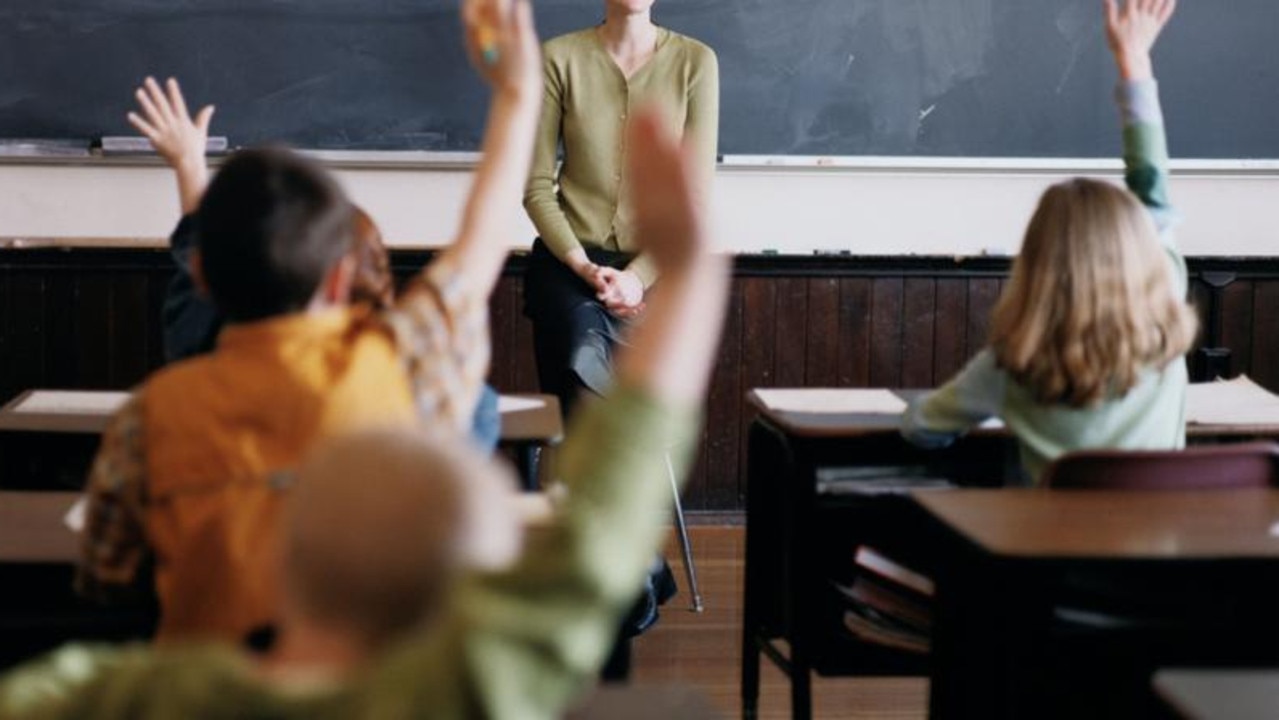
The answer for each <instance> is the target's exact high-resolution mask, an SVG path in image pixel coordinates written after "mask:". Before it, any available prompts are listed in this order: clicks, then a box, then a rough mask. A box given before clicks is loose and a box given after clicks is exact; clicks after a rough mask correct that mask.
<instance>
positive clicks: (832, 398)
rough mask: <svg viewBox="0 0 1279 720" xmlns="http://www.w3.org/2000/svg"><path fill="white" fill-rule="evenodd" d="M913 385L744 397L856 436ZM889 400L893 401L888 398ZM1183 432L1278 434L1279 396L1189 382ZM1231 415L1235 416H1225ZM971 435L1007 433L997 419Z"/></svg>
mask: <svg viewBox="0 0 1279 720" xmlns="http://www.w3.org/2000/svg"><path fill="white" fill-rule="evenodd" d="M925 392H928V391H927V390H919V389H908V390H903V389H891V390H889V389H866V388H796V389H778V388H757V389H754V390H752V391H750V392H749V393H748V394H747V400H748V402H750V403H751V404H752V405H754V406H755V408H756V409H757V410H759V412H760V414H761V415H763V416H764V417H765V418H768V420H770V421H771V422H772V423H773V424H775V425H777V426H778V427H779V428H781V430H782V431H784V432H785V433H787V434H789V435H793V436H795V437H803V438H840V437H858V436H861V435H872V434H876V433H885V432H897V430H898V428H899V427H900V420H901V411H902V410H903V409H904V408H905V406H906V404H907V403H909V402H910V401H912V400H914V399H915V398H917V397H919V396H920V395H923V394H924V393H925ZM893 399H895V400H896V402H893ZM1186 417H1187V424H1186V435H1187V437H1209V438H1211V437H1217V438H1222V437H1241V438H1257V437H1276V438H1279V396H1275V395H1274V394H1272V393H1270V392H1268V391H1266V390H1265V388H1262V387H1261V386H1259V385H1257V384H1256V383H1254V382H1252V381H1251V380H1249V379H1248V378H1247V377H1244V376H1241V377H1240V378H1237V379H1235V380H1231V381H1226V382H1215V383H1195V384H1192V385H1191V386H1190V388H1189V389H1188V391H1187V393H1186ZM1230 417H1235V418H1237V419H1236V420H1233V421H1227V418H1230ZM969 434H971V435H1007V434H1008V430H1007V428H1005V427H1004V426H1003V424H1002V423H999V422H997V421H995V422H988V423H985V424H983V425H982V426H980V427H977V428H974V429H973V431H972V432H971V433H969Z"/></svg>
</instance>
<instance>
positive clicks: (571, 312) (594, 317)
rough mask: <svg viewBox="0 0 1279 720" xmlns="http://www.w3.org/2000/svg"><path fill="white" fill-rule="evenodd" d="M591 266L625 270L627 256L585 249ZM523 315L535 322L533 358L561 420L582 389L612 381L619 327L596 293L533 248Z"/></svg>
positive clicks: (540, 247)
mask: <svg viewBox="0 0 1279 720" xmlns="http://www.w3.org/2000/svg"><path fill="white" fill-rule="evenodd" d="M586 254H587V255H588V256H589V257H590V258H591V262H593V263H595V264H597V265H604V266H608V267H614V268H619V269H620V268H624V267H626V266H627V265H628V264H630V262H631V258H632V256H631V255H630V254H628V253H620V252H613V251H609V250H598V249H588V250H587V251H586ZM524 314H525V316H527V317H528V319H529V320H531V321H532V322H533V354H534V356H535V357H536V359H537V379H538V384H539V385H540V386H541V388H542V392H545V393H550V394H552V395H555V396H556V397H558V398H559V399H560V407H561V408H563V410H564V416H565V417H566V418H567V417H570V416H571V415H572V409H573V406H574V405H575V404H576V401H577V398H578V396H579V395H580V394H581V392H582V391H583V390H590V391H593V392H596V393H601V394H602V393H604V392H606V391H607V390H608V385H609V382H610V381H611V377H612V367H613V366H612V361H613V344H614V341H615V340H616V338H617V336H618V335H619V334H620V333H621V332H622V329H623V323H622V322H621V321H620V320H618V319H617V318H614V317H613V316H612V315H610V314H609V312H608V310H607V309H605V307H604V305H603V304H602V303H601V302H600V301H599V300H597V299H596V298H595V289H594V288H592V287H591V286H590V285H587V284H586V281H585V280H582V279H581V278H580V277H578V276H577V274H576V273H574V272H573V271H572V270H570V269H569V268H568V266H567V265H565V264H564V263H562V262H560V261H559V259H558V258H556V257H555V256H554V255H552V254H551V251H550V250H549V249H547V247H546V245H545V244H543V243H542V241H541V240H538V241H537V242H535V243H533V251H532V253H531V254H530V255H529V263H528V269H527V270H526V272H525V275H524Z"/></svg>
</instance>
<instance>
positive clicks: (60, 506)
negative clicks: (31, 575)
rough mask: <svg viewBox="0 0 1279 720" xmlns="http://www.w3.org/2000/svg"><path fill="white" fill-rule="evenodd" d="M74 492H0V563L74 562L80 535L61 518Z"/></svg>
mask: <svg viewBox="0 0 1279 720" xmlns="http://www.w3.org/2000/svg"><path fill="white" fill-rule="evenodd" d="M79 499H80V493H74V492H0V563H74V562H76V561H77V560H78V559H79V557H80V548H79V537H78V536H77V535H76V534H75V533H74V532H72V530H71V528H69V527H67V524H66V522H65V521H64V519H65V518H66V515H67V512H68V511H70V510H71V506H72V505H74V504H75V502H76V501H77V500H79Z"/></svg>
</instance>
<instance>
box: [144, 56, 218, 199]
mask: <svg viewBox="0 0 1279 720" xmlns="http://www.w3.org/2000/svg"><path fill="white" fill-rule="evenodd" d="M134 96H135V97H136V98H137V100H138V107H139V109H140V110H141V111H142V112H141V114H139V113H137V112H131V113H129V124H131V125H133V127H134V128H136V129H137V130H138V132H140V133H142V134H143V135H144V136H145V137H146V138H147V140H150V141H151V146H152V147H154V148H155V151H156V152H157V153H158V154H159V155H160V157H162V158H164V161H165V162H166V163H168V164H169V167H171V168H173V171H174V172H175V173H177V176H178V194H179V195H180V196H181V200H182V212H183V213H187V214H189V213H192V212H195V210H196V208H197V207H199V205H200V198H201V197H203V196H204V188H205V187H206V186H207V185H208V180H209V171H208V167H207V166H206V165H205V162H204V155H205V151H206V150H207V147H208V140H209V124H210V123H211V122H212V121H213V111H214V108H213V106H212V105H208V106H206V107H204V108H201V109H200V112H199V113H197V114H196V116H195V118H194V119H193V118H192V117H191V113H190V112H189V111H188V110H187V103H186V99H185V98H184V97H183V96H182V88H181V87H180V86H179V85H178V81H177V80H174V79H173V78H169V80H168V82H166V83H165V88H163V89H162V88H161V87H160V83H158V82H156V80H155V78H150V77H149V78H147V79H146V82H145V83H143V85H142V87H140V88H138V89H137V92H135V93H134Z"/></svg>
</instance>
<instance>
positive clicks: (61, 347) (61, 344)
mask: <svg viewBox="0 0 1279 720" xmlns="http://www.w3.org/2000/svg"><path fill="white" fill-rule="evenodd" d="M79 275H80V273H79V271H78V270H76V269H73V268H65V269H60V270H52V271H50V272H49V273H48V275H47V282H46V284H45V295H44V307H45V313H46V315H47V317H48V319H49V321H48V328H49V330H48V332H47V333H45V338H44V347H45V353H46V358H47V362H46V366H45V373H44V377H43V378H42V379H41V380H42V381H41V383H40V384H41V385H44V386H45V387H51V388H60V387H67V388H71V387H79V386H80V383H77V382H76V375H77V373H78V372H79V358H78V351H77V349H76V347H75V345H74V342H73V340H74V339H75V337H76V333H77V332H78V331H79V327H80V325H79V322H78V307H77V305H78V303H79V300H78V298H77V293H78V288H79V286H80V280H79Z"/></svg>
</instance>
